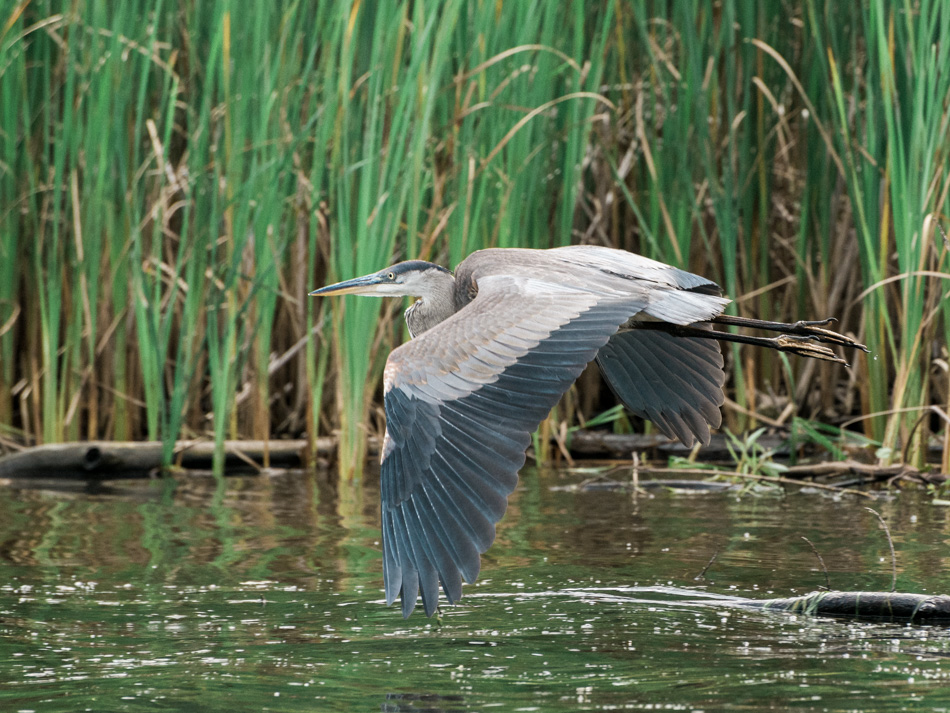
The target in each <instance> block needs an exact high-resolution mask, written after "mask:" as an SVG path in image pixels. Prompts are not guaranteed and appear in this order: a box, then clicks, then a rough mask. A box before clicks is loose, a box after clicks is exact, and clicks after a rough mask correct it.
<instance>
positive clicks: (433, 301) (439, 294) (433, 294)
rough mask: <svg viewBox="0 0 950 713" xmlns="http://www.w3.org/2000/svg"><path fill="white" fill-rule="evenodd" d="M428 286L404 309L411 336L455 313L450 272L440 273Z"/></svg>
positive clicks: (453, 290) (453, 279)
mask: <svg viewBox="0 0 950 713" xmlns="http://www.w3.org/2000/svg"><path fill="white" fill-rule="evenodd" d="M428 287H429V289H428V290H427V291H426V294H424V295H422V296H420V297H419V299H417V300H416V301H415V302H413V303H412V305H410V306H409V309H407V310H406V326H407V327H409V334H410V335H412V337H418V336H419V335H420V334H422V333H423V332H425V331H426V330H427V329H432V327H434V326H435V325H437V324H438V323H439V322H442V321H443V320H445V319H448V318H449V317H451V316H452V315H453V314H455V278H454V277H453V276H452V275H451V273H446V274H445V275H444V276H442V275H440V277H439V279H438V280H437V281H434V282H433V283H432V284H431V285H429V286H428Z"/></svg>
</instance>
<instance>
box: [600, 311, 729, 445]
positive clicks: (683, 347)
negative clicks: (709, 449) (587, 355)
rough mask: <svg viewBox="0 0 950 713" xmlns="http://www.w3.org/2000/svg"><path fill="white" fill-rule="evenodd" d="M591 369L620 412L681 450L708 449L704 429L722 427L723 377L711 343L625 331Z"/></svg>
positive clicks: (718, 355)
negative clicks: (601, 379) (648, 426)
mask: <svg viewBox="0 0 950 713" xmlns="http://www.w3.org/2000/svg"><path fill="white" fill-rule="evenodd" d="M597 365H598V366H599V367H600V370H601V373H602V374H603V376H604V378H605V379H606V380H607V383H608V384H610V387H611V389H613V391H614V393H615V394H616V395H617V398H619V399H620V400H621V401H622V402H623V405H624V406H626V407H627V408H628V409H629V410H630V411H632V412H633V413H635V414H637V415H638V416H640V417H642V418H645V419H648V420H650V421H652V422H653V423H654V424H655V425H656V427H657V428H659V429H660V431H661V432H662V433H663V435H665V436H667V437H668V438H678V439H679V440H680V441H682V442H683V444H684V445H685V446H687V447H689V446H692V445H693V443H694V442H695V440H696V439H699V441H701V442H702V443H709V427H710V426H712V427H713V428H719V425H720V424H721V423H722V413H721V412H720V411H719V407H720V406H722V404H723V402H724V401H725V395H724V394H723V392H722V387H723V384H725V383H726V374H725V372H724V371H723V369H722V367H723V360H722V351H721V350H720V348H719V342H717V341H715V340H713V339H701V338H698V337H682V336H677V335H676V334H670V333H668V332H662V331H659V330H652V329H630V330H625V331H623V332H619V333H617V334H615V335H614V336H612V337H611V338H610V341H609V342H607V344H606V345H604V347H603V349H601V350H600V352H598V354H597Z"/></svg>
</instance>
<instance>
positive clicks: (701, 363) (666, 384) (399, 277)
mask: <svg viewBox="0 0 950 713" xmlns="http://www.w3.org/2000/svg"><path fill="white" fill-rule="evenodd" d="M310 294H311V295H345V294H357V295H372V296H377V297H401V296H412V297H417V298H418V299H417V300H416V301H415V302H414V303H413V304H412V305H411V306H410V307H409V309H407V310H406V313H405V317H406V324H407V325H408V327H409V333H410V334H411V335H412V339H411V340H410V341H408V342H407V343H405V344H403V345H402V346H400V347H398V348H396V349H394V350H393V351H392V353H391V354H390V355H389V358H388V359H387V361H386V368H385V372H384V394H385V396H384V404H385V410H386V435H385V437H384V439H383V448H382V454H381V455H382V466H381V474H380V478H381V496H382V512H381V515H382V538H383V579H384V582H385V591H386V602H387V604H392V603H393V601H395V599H396V597H397V596H399V595H400V594H401V595H402V613H403V616H404V617H408V616H409V615H410V614H411V613H412V610H413V609H414V608H415V605H416V598H417V596H418V593H419V592H420V591H421V593H422V605H423V607H424V609H425V613H426V615H427V616H431V615H432V613H433V612H434V611H435V610H436V608H437V606H438V602H439V583H440V582H441V584H442V589H443V591H444V592H445V596H446V598H447V599H448V601H449V603H454V602H456V601H457V600H458V599H459V598H460V597H461V596H462V580H463V579H464V580H465V581H466V582H469V583H471V582H474V581H475V578H476V577H477V576H478V571H479V566H480V554H481V553H483V552H485V551H486V550H487V549H488V547H489V546H490V545H491V543H492V541H493V540H494V539H495V523H496V522H498V521H499V520H500V519H501V517H502V515H503V514H504V512H505V509H506V507H507V504H508V501H507V499H508V496H509V495H510V494H511V493H512V491H513V490H514V489H515V485H516V484H517V479H518V471H519V470H520V469H521V467H522V466H523V465H524V463H525V451H526V449H527V447H528V444H529V443H530V440H531V434H532V433H533V432H534V431H535V430H536V429H537V427H538V425H539V424H540V423H541V421H542V420H543V419H544V418H545V417H546V416H547V414H548V412H549V411H550V410H551V408H552V407H553V406H554V405H555V404H556V403H557V402H558V399H560V397H561V395H562V394H563V393H564V392H565V391H567V389H568V388H569V387H570V386H571V384H573V383H574V381H575V379H577V377H578V376H579V375H580V373H581V372H582V371H583V370H584V367H586V366H587V364H588V363H589V362H590V361H592V360H596V361H597V364H598V365H599V366H600V370H601V373H602V374H603V375H604V377H605V378H606V380H607V382H608V384H609V385H610V386H611V388H612V389H613V391H614V392H615V393H616V395H617V396H618V397H619V398H620V400H621V401H622V402H623V403H624V405H625V406H626V407H627V408H628V409H629V410H630V411H632V412H633V413H635V414H636V415H638V416H641V417H643V418H645V419H649V420H650V421H652V422H653V423H654V424H655V425H656V427H657V428H658V429H659V430H660V431H661V432H662V433H663V434H664V435H666V436H667V437H669V438H678V439H679V440H681V441H682V442H683V443H684V444H686V445H687V446H691V445H693V443H694V442H695V441H696V440H699V441H701V442H703V443H707V442H708V441H709V428H710V427H713V428H716V427H718V426H719V425H720V423H721V421H722V416H721V414H720V411H719V407H720V406H721V405H722V403H723V401H724V396H723V390H722V388H723V384H724V383H725V374H724V372H723V359H722V354H721V352H720V349H719V341H717V340H723V341H733V342H742V343H746V344H755V345H760V346H764V347H769V348H772V349H778V350H780V351H785V352H789V353H792V354H799V355H802V356H807V357H814V358H818V359H825V360H828V361H834V362H839V363H844V361H843V360H842V359H841V358H840V357H839V356H837V354H836V353H835V352H834V351H832V350H831V349H830V348H829V347H828V346H825V344H832V345H841V346H845V347H854V348H861V349H863V348H864V347H863V345H860V344H858V343H856V342H855V341H854V340H852V339H850V338H849V337H846V336H844V335H842V334H838V333H836V332H833V331H831V330H828V329H825V326H826V325H827V324H829V323H830V322H831V321H832V320H830V319H829V320H822V321H818V322H796V323H794V324H785V323H780V322H765V321H761V320H753V319H745V318H739V317H731V316H726V315H724V314H723V313H722V312H723V310H724V309H725V307H726V305H728V304H729V302H730V300H728V299H726V298H724V297H723V296H722V294H721V290H720V289H719V286H718V285H716V284H715V283H714V282H711V281H709V280H707V279H705V278H703V277H700V276H698V275H694V274H692V273H689V272H685V271H683V270H679V269H677V268H675V267H671V266H670V265H665V264H663V263H661V262H657V261H655V260H650V259H648V258H645V257H641V256H639V255H635V254H633V253H629V252H625V251H623V250H614V249H611V248H605V247H595V246H587V245H580V246H570V247H561V248H553V249H550V250H525V249H516V248H508V249H489V250H481V251H478V252H476V253H473V254H472V255H470V256H469V257H468V258H466V259H465V260H463V261H462V263H461V264H460V265H459V266H458V268H457V269H456V272H455V273H454V274H453V273H452V272H450V271H449V270H447V269H445V268H444V267H440V266H438V265H434V264H432V263H430V262H424V261H421V260H409V261H407V262H400V263H398V264H396V265H393V266H391V267H387V268H386V269H384V270H381V271H380V272H376V273H373V274H371V275H365V276H363V277H357V278H354V279H352V280H347V281H345V282H340V283H338V284H335V285H330V286H328V287H324V288H322V289H319V290H314V291H313V292H311V293H310ZM717 325H736V326H741V327H751V328H758V329H764V330H770V331H773V332H778V333H779V335H778V336H775V337H757V336H744V335H740V334H734V333H731V332H723V331H718V330H717V329H716V326H717ZM865 351H866V350H865Z"/></svg>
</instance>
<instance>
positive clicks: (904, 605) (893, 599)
mask: <svg viewBox="0 0 950 713" xmlns="http://www.w3.org/2000/svg"><path fill="white" fill-rule="evenodd" d="M735 604H736V606H741V607H746V608H754V609H763V610H765V611H781V612H788V613H789V614H804V615H806V616H828V617H836V618H840V619H856V620H860V621H882V622H896V623H908V624H942V625H946V624H950V596H946V595H927V594H908V593H900V592H812V593H811V594H806V595H804V596H801V597H789V598H785V599H765V600H760V601H757V600H755V599H738V600H737V601H736V602H735Z"/></svg>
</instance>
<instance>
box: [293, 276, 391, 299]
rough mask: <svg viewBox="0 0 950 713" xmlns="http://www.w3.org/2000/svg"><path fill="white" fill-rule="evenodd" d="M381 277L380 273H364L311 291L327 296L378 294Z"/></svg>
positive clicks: (314, 294)
mask: <svg viewBox="0 0 950 713" xmlns="http://www.w3.org/2000/svg"><path fill="white" fill-rule="evenodd" d="M380 284H381V279H380V277H379V275H376V274H372V275H363V276H362V277H354V278H353V279H352V280H345V281H343V282H338V283H336V284H335V285H327V286H326V287H321V288H320V289H319V290H314V291H313V292H311V293H310V295H311V296H320V297H325V296H327V295H377V294H379V285H380Z"/></svg>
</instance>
